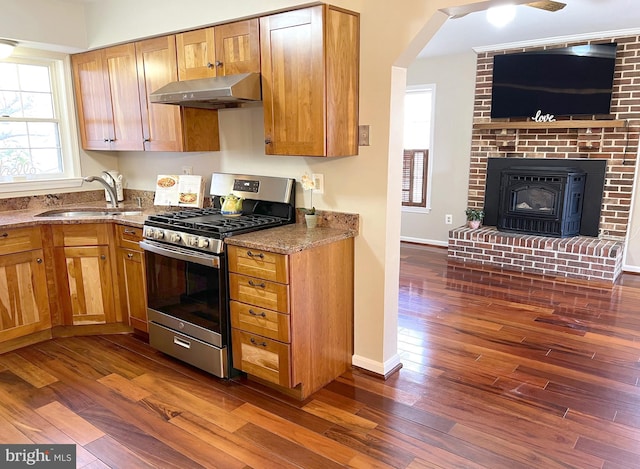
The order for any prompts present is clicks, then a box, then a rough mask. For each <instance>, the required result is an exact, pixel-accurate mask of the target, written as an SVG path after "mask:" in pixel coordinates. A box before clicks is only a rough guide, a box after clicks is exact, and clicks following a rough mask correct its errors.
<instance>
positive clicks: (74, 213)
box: [35, 208, 142, 218]
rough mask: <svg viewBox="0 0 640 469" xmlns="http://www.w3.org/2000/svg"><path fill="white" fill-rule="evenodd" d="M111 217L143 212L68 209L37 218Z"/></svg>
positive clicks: (46, 213) (47, 213)
mask: <svg viewBox="0 0 640 469" xmlns="http://www.w3.org/2000/svg"><path fill="white" fill-rule="evenodd" d="M111 215H121V216H124V215H142V210H131V209H119V208H68V209H55V210H48V211H46V212H42V213H38V214H37V215H35V216H36V217H70V218H74V217H76V218H77V217H105V216H111Z"/></svg>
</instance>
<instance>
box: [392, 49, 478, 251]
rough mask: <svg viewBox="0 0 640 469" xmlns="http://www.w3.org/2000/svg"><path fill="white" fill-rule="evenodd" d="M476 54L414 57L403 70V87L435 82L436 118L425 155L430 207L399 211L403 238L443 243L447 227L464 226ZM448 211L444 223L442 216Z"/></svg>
mask: <svg viewBox="0 0 640 469" xmlns="http://www.w3.org/2000/svg"><path fill="white" fill-rule="evenodd" d="M475 74H476V54H475V53H474V52H473V51H469V52H468V53H465V54H459V55H452V56H439V57H434V58H430V59H419V60H416V61H415V62H413V63H412V64H411V66H410V67H409V68H408V70H407V85H421V84H430V83H435V85H436V93H435V122H434V135H433V140H432V142H433V143H432V148H431V152H430V158H432V175H431V180H430V183H431V210H430V211H429V212H428V213H424V212H404V211H403V212H402V228H401V236H402V239H403V240H407V241H413V242H421V243H428V244H435V245H442V246H446V245H447V240H448V237H449V230H450V229H451V228H454V227H457V226H460V225H464V224H465V222H466V218H465V214H464V210H465V208H466V205H467V192H468V184H469V161H470V155H471V124H472V120H473V100H474V92H475ZM446 214H451V215H453V224H452V225H446V224H445V222H444V220H445V215H446Z"/></svg>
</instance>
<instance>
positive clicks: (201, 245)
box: [198, 238, 209, 248]
mask: <svg viewBox="0 0 640 469" xmlns="http://www.w3.org/2000/svg"><path fill="white" fill-rule="evenodd" d="M198 247H199V248H208V247H209V240H208V239H207V238H200V239H198Z"/></svg>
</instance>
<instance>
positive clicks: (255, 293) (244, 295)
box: [229, 273, 289, 313]
mask: <svg viewBox="0 0 640 469" xmlns="http://www.w3.org/2000/svg"><path fill="white" fill-rule="evenodd" d="M229 294H230V297H231V299H232V300H236V301H239V302H241V303H249V304H251V305H255V306H260V307H262V308H267V309H270V310H273V311H279V312H281V313H289V286H288V285H282V284H280V283H275V282H269V281H267V280H263V279H259V278H255V277H247V276H245V275H239V274H234V273H230V274H229Z"/></svg>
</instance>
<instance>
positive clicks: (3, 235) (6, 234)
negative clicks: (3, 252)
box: [1, 233, 9, 238]
mask: <svg viewBox="0 0 640 469" xmlns="http://www.w3.org/2000/svg"><path fill="white" fill-rule="evenodd" d="M1 236H2V237H3V238H7V237H9V233H2V235H1Z"/></svg>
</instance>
